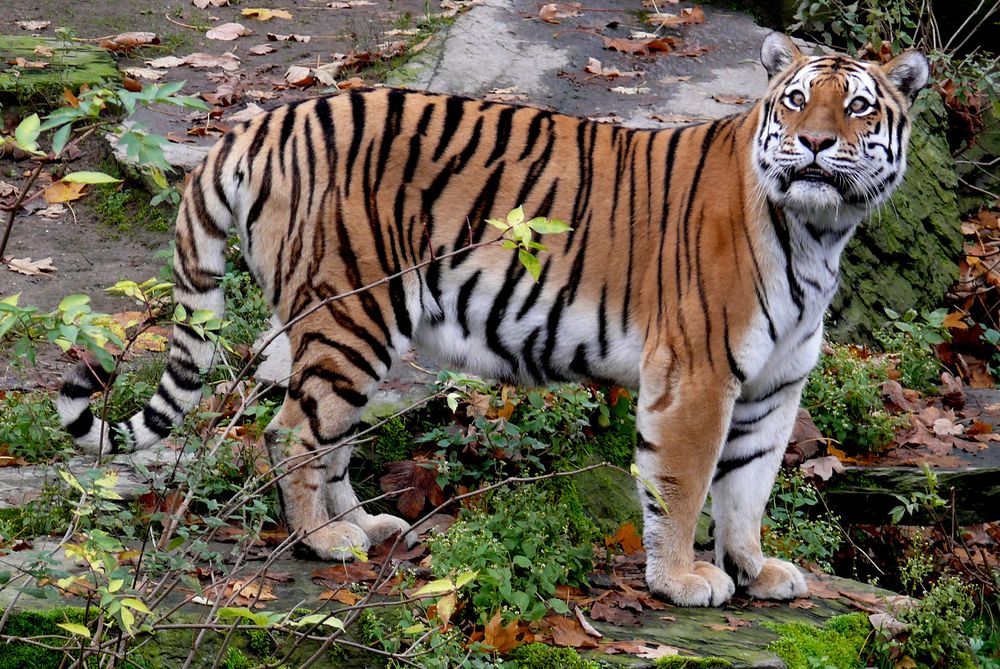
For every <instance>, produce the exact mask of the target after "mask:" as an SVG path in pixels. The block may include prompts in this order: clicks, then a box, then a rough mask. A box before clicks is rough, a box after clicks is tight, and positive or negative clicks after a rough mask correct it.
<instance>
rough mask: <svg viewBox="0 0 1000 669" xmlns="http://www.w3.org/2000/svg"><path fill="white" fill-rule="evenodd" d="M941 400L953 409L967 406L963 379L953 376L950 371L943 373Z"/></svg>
mask: <svg viewBox="0 0 1000 669" xmlns="http://www.w3.org/2000/svg"><path fill="white" fill-rule="evenodd" d="M941 402H942V403H943V404H944V405H945V406H946V407H951V408H952V409H961V408H963V407H964V406H965V388H964V387H963V384H962V379H959V378H956V377H954V376H952V375H951V373H950V372H942V373H941Z"/></svg>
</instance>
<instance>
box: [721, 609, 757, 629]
mask: <svg viewBox="0 0 1000 669" xmlns="http://www.w3.org/2000/svg"><path fill="white" fill-rule="evenodd" d="M726 622H727V623H729V624H730V625H732V626H733V627H736V628H740V627H750V625H751V624H752V623H751V622H750V621H749V620H746V619H744V618H740V617H739V616H734V615H730V614H728V613H727V614H726Z"/></svg>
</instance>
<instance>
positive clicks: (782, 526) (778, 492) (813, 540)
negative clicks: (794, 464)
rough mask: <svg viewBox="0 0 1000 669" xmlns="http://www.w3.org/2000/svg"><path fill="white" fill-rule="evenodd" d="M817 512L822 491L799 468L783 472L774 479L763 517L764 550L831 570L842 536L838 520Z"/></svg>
mask: <svg viewBox="0 0 1000 669" xmlns="http://www.w3.org/2000/svg"><path fill="white" fill-rule="evenodd" d="M818 512H819V492H818V491H817V490H816V488H815V486H813V485H812V484H811V483H809V482H808V481H806V480H805V479H803V478H802V474H801V473H800V472H798V471H796V472H794V473H787V472H785V471H782V472H781V473H780V474H779V475H778V479H777V480H776V481H775V482H774V490H773V492H772V493H771V502H770V511H769V512H768V513H767V514H765V515H764V518H763V520H762V525H763V527H762V532H761V544H762V546H763V548H764V552H765V553H769V554H771V555H775V556H778V557H783V558H785V559H788V560H793V561H796V562H802V563H811V564H815V565H817V566H819V567H820V568H821V569H823V571H826V572H831V573H832V571H833V568H832V566H831V564H830V560H831V559H832V558H833V556H834V555H835V554H836V552H837V550H838V549H839V548H840V544H841V541H842V536H841V532H840V529H839V528H838V527H837V523H836V519H835V518H834V517H833V516H831V515H830V514H822V515H819V513H818ZM817 516H818V517H817Z"/></svg>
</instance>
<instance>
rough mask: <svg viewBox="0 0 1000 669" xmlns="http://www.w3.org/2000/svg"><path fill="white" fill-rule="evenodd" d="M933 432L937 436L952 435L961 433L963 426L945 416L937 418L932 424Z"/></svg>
mask: <svg viewBox="0 0 1000 669" xmlns="http://www.w3.org/2000/svg"><path fill="white" fill-rule="evenodd" d="M933 429H934V434H936V435H937V436H939V437H954V436H957V435H960V434H962V432H963V431H964V429H965V428H963V427H962V426H961V425H960V424H957V423H954V422H952V421H950V420H948V419H947V418H938V419H937V420H935V421H934V424H933Z"/></svg>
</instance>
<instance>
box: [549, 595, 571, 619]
mask: <svg viewBox="0 0 1000 669" xmlns="http://www.w3.org/2000/svg"><path fill="white" fill-rule="evenodd" d="M549 606H550V607H551V608H552V610H553V611H555V612H556V613H558V614H560V615H566V614H567V613H569V606H567V605H566V602H564V601H563V600H561V599H559V598H558V597H553V598H552V599H550V600H549Z"/></svg>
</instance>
